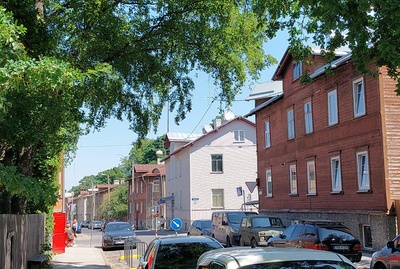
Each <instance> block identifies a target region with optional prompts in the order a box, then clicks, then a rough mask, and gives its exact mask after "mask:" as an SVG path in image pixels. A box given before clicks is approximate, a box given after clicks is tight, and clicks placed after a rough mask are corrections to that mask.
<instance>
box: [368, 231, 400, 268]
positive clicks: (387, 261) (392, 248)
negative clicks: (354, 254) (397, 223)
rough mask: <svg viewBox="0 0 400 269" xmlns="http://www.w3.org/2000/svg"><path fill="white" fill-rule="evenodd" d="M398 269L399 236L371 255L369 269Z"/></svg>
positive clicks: (399, 255) (399, 259) (399, 254)
mask: <svg viewBox="0 0 400 269" xmlns="http://www.w3.org/2000/svg"><path fill="white" fill-rule="evenodd" d="M399 267H400V234H399V235H397V236H396V237H395V238H394V239H393V240H391V241H389V242H387V244H386V246H385V247H383V248H382V249H381V250H378V251H376V252H374V254H372V259H371V269H392V268H399Z"/></svg>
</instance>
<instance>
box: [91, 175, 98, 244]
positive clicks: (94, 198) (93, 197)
mask: <svg viewBox="0 0 400 269" xmlns="http://www.w3.org/2000/svg"><path fill="white" fill-rule="evenodd" d="M98 190H99V189H95V188H94V186H93V182H92V188H91V189H88V191H91V192H92V206H93V208H92V225H91V226H92V227H91V228H92V229H91V231H90V247H92V238H93V222H94V213H95V207H96V196H95V193H96V191H98Z"/></svg>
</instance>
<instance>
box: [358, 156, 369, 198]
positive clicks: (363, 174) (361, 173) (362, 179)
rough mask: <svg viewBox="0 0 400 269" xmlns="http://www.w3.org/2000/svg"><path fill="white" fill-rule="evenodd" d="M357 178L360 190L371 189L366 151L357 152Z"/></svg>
mask: <svg viewBox="0 0 400 269" xmlns="http://www.w3.org/2000/svg"><path fill="white" fill-rule="evenodd" d="M357 178H358V190H359V191H369V190H370V187H369V168H368V153H367V152H366V151H363V152H358V153H357Z"/></svg>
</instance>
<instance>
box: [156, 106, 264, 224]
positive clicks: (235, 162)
mask: <svg viewBox="0 0 400 269" xmlns="http://www.w3.org/2000/svg"><path fill="white" fill-rule="evenodd" d="M213 125H214V126H213V127H212V126H211V125H207V126H204V128H203V134H202V135H199V136H198V137H197V138H196V139H190V140H191V141H190V142H187V140H188V137H189V136H188V135H185V134H176V133H167V135H166V137H165V147H166V148H169V149H170V151H169V155H168V156H167V157H165V158H164V159H163V161H164V162H165V167H166V196H165V197H164V200H165V202H166V205H167V206H166V220H167V223H169V222H170V221H171V220H172V219H173V218H179V219H181V220H182V230H187V229H188V227H189V225H190V224H191V222H192V221H193V220H197V219H211V214H212V212H213V211H216V210H244V209H249V210H253V209H255V208H254V207H252V206H250V208H244V205H243V204H244V203H245V202H248V201H252V200H257V199H258V196H257V193H256V192H255V193H252V192H253V190H254V187H251V186H255V183H256V132H255V124H254V123H253V122H251V121H249V120H247V119H245V118H243V117H235V116H234V115H233V113H232V112H229V113H228V112H227V113H225V114H224V116H223V117H222V118H221V119H215V120H214V124H213ZM196 136H197V135H196ZM246 185H248V186H250V187H248V188H247V187H246ZM250 189H251V191H250Z"/></svg>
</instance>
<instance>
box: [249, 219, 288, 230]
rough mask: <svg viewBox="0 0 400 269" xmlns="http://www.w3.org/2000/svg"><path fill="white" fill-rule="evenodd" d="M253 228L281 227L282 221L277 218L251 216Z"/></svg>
mask: <svg viewBox="0 0 400 269" xmlns="http://www.w3.org/2000/svg"><path fill="white" fill-rule="evenodd" d="M253 227H254V228H268V227H283V224H282V221H281V220H280V219H278V218H253Z"/></svg>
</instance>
